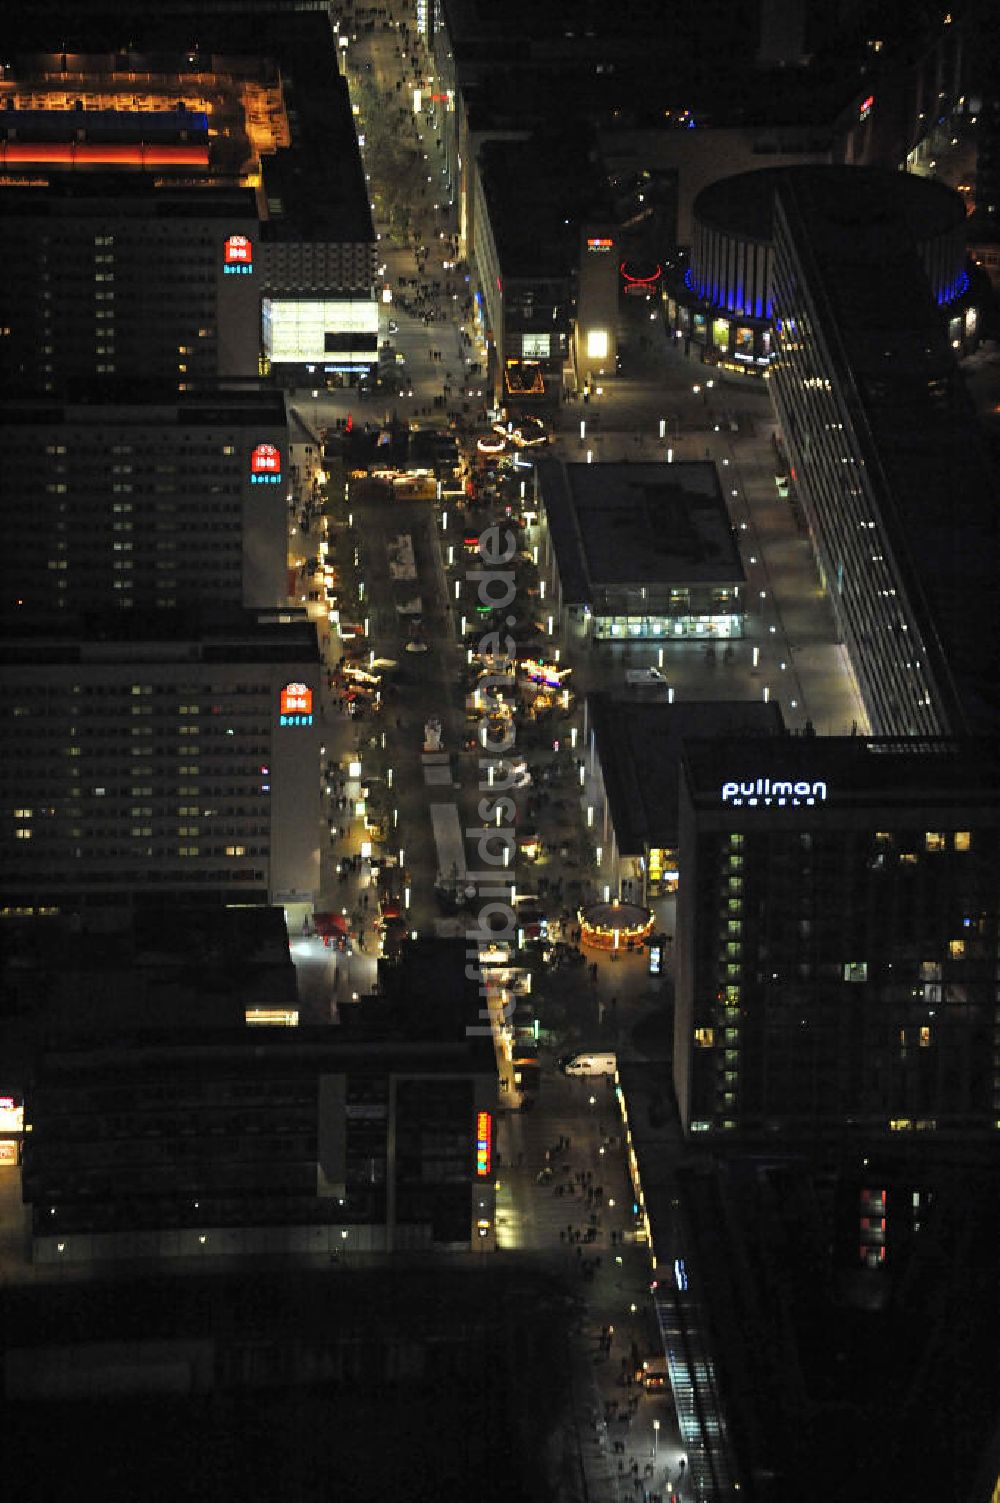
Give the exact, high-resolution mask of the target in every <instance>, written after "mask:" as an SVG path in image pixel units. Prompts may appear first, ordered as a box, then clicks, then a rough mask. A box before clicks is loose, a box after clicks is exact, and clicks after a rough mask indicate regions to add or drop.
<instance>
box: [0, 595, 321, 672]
mask: <svg viewBox="0 0 1000 1503" xmlns="http://www.w3.org/2000/svg"><path fill="white" fill-rule="evenodd" d="M287 661H294V662H296V663H317V664H318V663H319V647H318V644H317V640H316V628H315V626H314V624H313V623H312V622H311V621H310V620H309V619H308V618H307V616H306V614H305V612H304V611H299V610H296V609H295V607H287V608H285V607H281V608H276V609H275V610H273V611H252V610H243V609H241V608H240V607H239V606H231V607H221V606H210V607H206V608H205V609H204V610H200V611H196V610H193V609H190V610H184V611H168V610H163V611H156V610H149V611H143V610H134V611H128V612H125V611H118V612H114V613H112V612H109V613H107V614H102V615H87V616H83V617H80V618H78V619H74V618H71V619H69V620H66V621H60V622H59V631H58V632H56V631H54V630H53V623H52V621H51V620H46V621H40V622H38V623H35V622H30V623H26V624H25V625H24V626H21V625H20V624H19V625H18V628H17V632H16V633H14V632H13V631H8V633H7V634H6V636H5V637H4V638H3V639H0V666H2V667H4V668H7V669H10V668H17V667H21V666H28V665H31V664H33V665H38V666H41V665H45V664H49V665H52V666H58V665H60V664H63V665H65V664H71V663H78V664H81V665H91V664H92V665H94V666H95V667H100V666H101V665H105V664H114V663H119V662H121V663H133V662H153V663H164V664H169V663H178V662H187V663H191V664H195V663H199V662H202V663H226V662H252V663H267V662H274V663H283V662H287Z"/></svg>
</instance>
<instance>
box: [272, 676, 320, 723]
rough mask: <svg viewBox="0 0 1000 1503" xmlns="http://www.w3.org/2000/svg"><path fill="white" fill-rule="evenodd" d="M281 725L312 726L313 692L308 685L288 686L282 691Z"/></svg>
mask: <svg viewBox="0 0 1000 1503" xmlns="http://www.w3.org/2000/svg"><path fill="white" fill-rule="evenodd" d="M279 716H280V719H279V724H280V725H312V723H313V691H312V690H311V689H310V687H309V685H308V684H286V685H285V687H284V688H283V689H282V691H281V699H280V706H279Z"/></svg>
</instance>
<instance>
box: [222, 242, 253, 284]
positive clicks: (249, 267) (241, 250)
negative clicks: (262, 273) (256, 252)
mask: <svg viewBox="0 0 1000 1503" xmlns="http://www.w3.org/2000/svg"><path fill="white" fill-rule="evenodd" d="M222 270H223V272H224V274H225V275H226V276H227V277H249V276H252V275H253V243H252V242H251V241H250V240H248V239H247V237H246V235H230V236H229V239H228V240H227V241H226V244H225V247H224V249H223V253H222Z"/></svg>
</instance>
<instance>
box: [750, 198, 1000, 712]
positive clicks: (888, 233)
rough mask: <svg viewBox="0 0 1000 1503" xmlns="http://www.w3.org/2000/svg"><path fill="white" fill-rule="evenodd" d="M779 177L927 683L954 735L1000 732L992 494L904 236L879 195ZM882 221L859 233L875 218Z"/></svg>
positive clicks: (999, 540)
mask: <svg viewBox="0 0 1000 1503" xmlns="http://www.w3.org/2000/svg"><path fill="white" fill-rule="evenodd" d="M851 182H852V179H851V178H850V177H846V178H844V179H842V180H840V186H837V185H836V184H835V185H834V189H833V191H832V192H831V191H830V187H829V185H828V184H826V183H825V180H824V185H823V186H821V184H820V180H818V179H817V178H816V177H815V176H814V175H811V174H809V173H805V174H802V175H795V176H792V177H790V178H789V179H788V180H787V181H783V182H782V184H781V186H780V187H779V189H778V203H779V206H780V212H782V213H783V214H784V216H785V218H786V220H787V223H788V225H789V230H790V233H791V234H792V236H793V239H794V242H795V244H796V245H797V247H798V251H799V254H800V256H802V258H803V260H804V264H805V266H806V268H807V275H808V277H809V282H810V288H811V291H812V295H813V297H814V298H815V300H816V305H817V308H818V312H819V316H820V317H821V319H822V321H823V336H824V338H825V339H826V340H827V341H828V343H829V346H830V349H831V352H832V355H833V359H834V363H835V365H836V366H838V367H839V368H840V370H841V373H842V380H841V398H842V400H843V401H844V402H845V403H846V404H847V407H848V409H849V410H851V412H852V416H853V418H854V427H855V432H856V433H857V435H858V438H859V441H860V443H861V444H862V446H863V451H864V458H865V461H866V463H867V464H868V465H869V466H870V469H871V471H872V472H873V475H874V477H875V480H874V483H875V485H876V487H877V494H878V503H879V510H880V513H881V520H882V523H883V525H884V527H885V531H886V535H887V539H888V542H889V545H890V547H891V549H892V556H893V559H894V561H895V563H896V565H897V567H898V569H899V571H900V574H901V576H902V578H903V580H904V582H905V587H906V598H907V601H908V603H909V605H910V608H911V609H912V611H913V613H914V615H915V617H916V620H917V622H918V624H919V627H920V631H921V635H922V637H923V639H924V642H925V645H926V650H927V654H928V657H929V659H930V667H931V670H932V675H933V680H934V682H935V683H936V684H937V685H938V687H939V691H940V692H941V693H942V694H943V695H944V696H945V697H946V699H947V700H948V701H950V702H949V703H948V704H947V710H948V712H949V719H950V720H951V722H952V724H953V725H954V726H955V728H956V730H960V731H962V730H967V731H972V732H985V731H987V730H990V731H994V732H995V731H997V730H1000V658H998V650H997V632H996V623H997V621H1000V569H998V566H997V560H998V558H1000V487H998V484H997V475H996V469H995V467H994V465H993V464H992V462H991V459H990V456H989V453H988V448H987V444H986V440H985V436H984V434H983V430H982V428H981V427H980V425H979V423H978V421H977V419H976V415H975V410H974V408H973V405H972V402H971V400H970V398H969V395H968V392H967V390H966V388H965V384H964V382H963V380H962V376H961V373H960V371H959V369H958V367H957V365H956V363H955V360H954V358H953V356H952V352H951V349H950V347H949V345H948V339H947V335H946V332H945V328H944V323H943V319H942V315H941V312H940V311H939V310H938V309H937V308H936V307H935V306H934V304H933V302H932V301H931V297H930V293H929V289H928V283H927V278H926V275H925V273H924V269H923V265H922V263H921V261H920V258H919V256H918V253H917V251H916V248H915V246H914V243H913V238H912V232H911V231H910V228H909V226H908V225H907V224H906V222H905V219H904V217H903V216H902V215H901V214H898V213H894V212H893V210H892V205H886V204H882V205H881V207H880V206H879V204H878V201H877V195H876V196H875V197H874V198H873V197H871V196H870V195H862V196H861V197H860V198H859V197H858V196H857V195H855V194H854V193H853V192H852V189H851ZM874 214H878V215H879V216H880V222H878V223H877V225H876V226H875V228H874V229H873V231H872V233H867V232H866V230H865V226H866V223H867V221H868V219H869V217H870V216H871V215H874Z"/></svg>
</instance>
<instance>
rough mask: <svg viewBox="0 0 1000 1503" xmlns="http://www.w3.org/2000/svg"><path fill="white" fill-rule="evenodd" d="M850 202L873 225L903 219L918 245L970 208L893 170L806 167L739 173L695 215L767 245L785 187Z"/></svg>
mask: <svg viewBox="0 0 1000 1503" xmlns="http://www.w3.org/2000/svg"><path fill="white" fill-rule="evenodd" d="M785 187H787V188H789V189H791V190H796V189H800V188H801V189H803V190H804V191H807V192H808V191H815V192H817V193H819V194H822V195H824V196H825V195H830V197H831V200H832V199H833V197H834V196H837V197H847V198H849V199H850V202H851V203H852V205H853V207H854V213H855V215H856V217H858V218H860V219H862V220H864V219H865V217H866V215H867V216H870V218H871V220H872V222H879V221H881V220H883V219H884V218H885V217H886V215H887V213H890V214H892V215H893V216H894V217H895V216H899V217H900V218H901V219H902V221H903V223H904V224H905V225H906V226H907V228H908V229H909V231H910V233H911V234H912V235H913V237H914V238H915V239H917V240H922V239H925V238H929V237H931V236H935V235H941V234H945V233H946V232H947V231H948V230H951V229H954V228H955V226H956V225H959V224H961V223H962V222H963V220H964V218H965V207H964V205H963V203H962V200H961V199H960V198H959V196H958V195H957V194H956V193H955V191H954V189H952V188H948V187H946V186H945V184H944V183H939V182H936V181H935V180H934V179H933V178H929V177H917V176H915V175H913V174H911V173H908V172H893V171H891V170H890V169H889V168H888V167H842V166H837V165H834V164H818V163H803V164H802V165H801V166H788V167H761V168H759V169H758V170H757V171H755V172H738V173H735V174H734V175H733V176H732V177H724V178H721V179H719V181H718V182H714V183H710V184H709V186H708V187H707V188H703V189H702V191H701V192H700V193H699V194H698V196H697V198H696V199H695V201H694V215H695V218H696V219H698V220H700V221H701V222H702V223H703V224H706V225H711V226H713V227H714V228H716V229H719V230H723V231H725V232H726V233H728V234H731V235H740V236H746V237H748V238H749V239H752V240H762V241H768V240H770V239H771V238H772V235H773V232H774V200H775V193H776V192H777V191H778V189H780V188H785Z"/></svg>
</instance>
